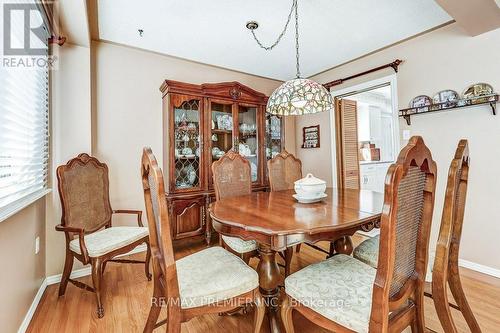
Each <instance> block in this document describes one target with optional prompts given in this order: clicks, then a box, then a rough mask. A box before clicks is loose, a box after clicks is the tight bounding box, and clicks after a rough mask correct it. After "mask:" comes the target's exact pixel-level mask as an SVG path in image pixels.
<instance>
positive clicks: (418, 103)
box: [410, 95, 432, 108]
mask: <svg viewBox="0 0 500 333" xmlns="http://www.w3.org/2000/svg"><path fill="white" fill-rule="evenodd" d="M431 104H432V100H431V98H430V97H429V96H426V95H420V96H417V97H415V98H413V99H412V100H411V102H410V107H411V108H421V107H423V106H429V105H431Z"/></svg>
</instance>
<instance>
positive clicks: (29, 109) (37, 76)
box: [0, 2, 49, 217]
mask: <svg viewBox="0 0 500 333" xmlns="http://www.w3.org/2000/svg"><path fill="white" fill-rule="evenodd" d="M0 3H1V2H0ZM23 34H24V30H23V24H22V21H21V22H19V21H18V20H12V24H11V40H12V41H13V43H15V44H17V45H23V40H24V39H23V38H24V36H23ZM36 57H37V58H39V57H40V56H36ZM41 57H42V58H43V57H45V58H47V56H41ZM45 60H47V59H45ZM46 62H47V61H45V63H46ZM48 93H49V75H48V68H44V67H32V68H19V67H18V68H12V67H6V66H2V65H1V64H0V217H1V216H2V214H6V213H5V212H6V211H8V210H9V209H10V208H11V207H12V205H16V203H19V202H21V201H23V199H25V198H27V197H29V196H33V195H35V194H36V193H39V192H42V191H45V190H46V189H47V168H48V157H49V143H48V136H49V132H48V130H49V127H48V126H49V120H48V103H49V100H48Z"/></svg>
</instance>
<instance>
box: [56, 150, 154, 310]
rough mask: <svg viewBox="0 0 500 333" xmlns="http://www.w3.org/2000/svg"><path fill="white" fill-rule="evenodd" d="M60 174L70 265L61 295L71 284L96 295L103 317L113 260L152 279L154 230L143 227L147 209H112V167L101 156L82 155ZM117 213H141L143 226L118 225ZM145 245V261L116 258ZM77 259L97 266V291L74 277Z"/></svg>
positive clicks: (63, 228) (63, 226)
mask: <svg viewBox="0 0 500 333" xmlns="http://www.w3.org/2000/svg"><path fill="white" fill-rule="evenodd" d="M56 173H57V180H58V190H59V197H60V199H61V206H62V218H61V224H58V225H57V226H56V230H57V231H62V232H64V234H65V236H66V261H65V263H64V270H63V273H62V278H61V283H60V285H59V296H63V295H64V294H65V292H66V287H67V285H68V282H71V283H72V284H73V285H75V286H77V287H79V288H82V289H85V290H88V291H92V292H94V293H95V294H96V299H97V316H98V317H99V318H102V317H103V316H104V307H103V305H102V300H101V288H102V278H103V274H104V270H105V268H106V264H107V263H108V262H118V263H142V264H145V266H144V267H145V273H146V277H147V279H148V280H151V274H150V273H149V261H150V257H151V252H150V247H149V238H148V228H146V227H144V226H143V224H142V220H141V216H142V211H140V210H112V209H111V204H110V201H109V178H108V167H107V165H106V164H104V163H101V162H99V161H98V160H97V159H96V158H95V157H91V156H89V155H88V154H80V155H78V156H77V157H75V158H73V159H71V160H70V161H68V163H67V164H65V165H61V166H59V167H58V168H57V171H56ZM114 214H133V215H136V216H137V224H138V226H137V227H123V226H120V227H114V226H112V216H113V215H114ZM75 236H76V237H75ZM142 243H145V244H146V247H147V253H146V260H145V261H138V260H128V259H115V257H117V256H119V255H122V254H126V253H128V252H130V251H131V250H133V249H134V248H136V247H137V246H138V245H140V244H142ZM74 258H76V259H78V260H79V261H81V262H82V264H84V265H87V264H89V263H90V264H91V266H92V282H93V285H94V287H90V286H88V285H86V284H84V283H82V282H80V281H77V280H73V279H71V278H70V274H71V270H72V268H73V259H74Z"/></svg>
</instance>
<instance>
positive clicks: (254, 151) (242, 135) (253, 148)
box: [238, 105, 260, 182]
mask: <svg viewBox="0 0 500 333" xmlns="http://www.w3.org/2000/svg"><path fill="white" fill-rule="evenodd" d="M238 111H239V112H238V132H239V135H238V138H239V143H238V152H239V153H240V155H241V156H243V157H245V158H246V159H247V160H248V161H249V162H250V166H251V171H252V182H257V181H258V180H259V179H260V177H259V142H258V141H259V140H258V138H259V136H258V125H257V124H258V117H257V107H256V106H243V105H239V106H238Z"/></svg>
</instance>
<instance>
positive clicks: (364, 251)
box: [352, 235, 380, 268]
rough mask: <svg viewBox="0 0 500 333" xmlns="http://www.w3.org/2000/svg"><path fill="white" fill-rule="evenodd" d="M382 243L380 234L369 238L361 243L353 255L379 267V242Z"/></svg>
mask: <svg viewBox="0 0 500 333" xmlns="http://www.w3.org/2000/svg"><path fill="white" fill-rule="evenodd" d="M379 243H380V235H377V236H375V237H371V238H368V239H367V240H365V241H363V242H362V243H361V244H359V245H358V246H357V247H356V248H355V249H354V252H353V253H352V255H353V256H354V258H356V259H358V260H361V261H362V262H364V263H365V264H367V265H370V266H371V267H373V268H377V265H378V252H379V249H378V244H379Z"/></svg>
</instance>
